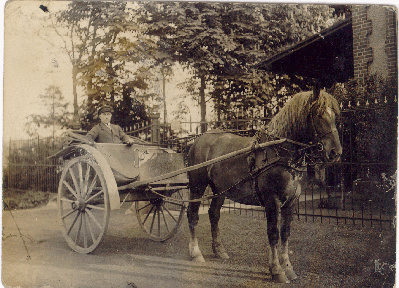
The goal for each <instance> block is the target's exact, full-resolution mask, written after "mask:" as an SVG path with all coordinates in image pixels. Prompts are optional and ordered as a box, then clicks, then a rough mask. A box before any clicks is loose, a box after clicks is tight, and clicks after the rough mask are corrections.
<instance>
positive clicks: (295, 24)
mask: <svg viewBox="0 0 399 288" xmlns="http://www.w3.org/2000/svg"><path fill="white" fill-rule="evenodd" d="M143 7H144V10H143V12H142V14H143V15H144V17H143V18H141V21H143V22H145V23H146V24H147V31H146V33H148V34H149V35H155V36H158V37H159V38H160V41H161V43H162V45H163V50H164V52H165V53H168V54H169V57H170V59H171V60H173V61H179V62H180V63H182V64H184V65H186V67H190V68H193V69H194V71H195V77H199V78H200V79H201V85H200V89H199V99H200V101H199V102H200V105H201V112H202V113H201V114H202V115H201V116H202V117H201V121H204V120H205V118H204V116H205V113H204V111H203V110H204V109H205V107H206V106H205V95H204V91H205V88H206V86H209V85H210V84H212V85H213V86H214V87H215V91H214V92H212V95H211V96H212V99H213V100H214V103H215V106H216V110H217V111H218V112H219V115H220V113H225V112H226V111H227V110H228V109H230V106H229V105H230V103H231V102H233V101H243V102H244V103H243V108H246V107H249V106H251V107H255V106H259V105H264V104H265V103H266V102H267V101H269V100H270V99H271V98H272V95H276V93H274V92H277V91H279V90H277V91H276V90H274V88H273V85H272V83H271V79H273V77H274V76H273V75H269V74H267V73H266V72H262V71H256V70H255V69H254V67H255V66H256V64H258V63H259V62H260V61H263V60H264V59H266V58H267V57H270V56H272V55H273V54H275V53H276V52H278V51H279V49H283V48H284V47H287V46H288V45H291V44H293V43H294V42H296V41H298V40H302V39H304V38H305V37H307V36H310V35H313V34H315V33H317V32H319V31H321V30H322V29H324V28H327V27H329V26H331V25H332V24H333V23H334V19H335V18H334V17H333V16H332V12H333V9H331V8H330V7H329V6H327V5H303V4H301V5H293V4H259V3H256V4H252V3H206V2H162V3H157V2H148V3H145V4H144V6H143ZM293 88H294V89H296V88H297V87H293Z"/></svg>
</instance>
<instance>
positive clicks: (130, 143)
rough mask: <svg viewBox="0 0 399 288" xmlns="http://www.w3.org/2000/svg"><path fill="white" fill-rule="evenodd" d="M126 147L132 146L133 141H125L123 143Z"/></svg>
mask: <svg viewBox="0 0 399 288" xmlns="http://www.w3.org/2000/svg"><path fill="white" fill-rule="evenodd" d="M124 143H125V144H126V145H127V146H129V147H130V146H132V145H133V144H134V141H133V140H127V141H125V142H124Z"/></svg>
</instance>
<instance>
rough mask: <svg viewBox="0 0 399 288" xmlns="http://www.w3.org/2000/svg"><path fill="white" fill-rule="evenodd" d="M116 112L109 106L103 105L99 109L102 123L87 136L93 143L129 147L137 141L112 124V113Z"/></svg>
mask: <svg viewBox="0 0 399 288" xmlns="http://www.w3.org/2000/svg"><path fill="white" fill-rule="evenodd" d="M113 112H114V110H113V109H112V107H111V106H109V105H103V106H101V107H100V108H99V109H98V117H99V118H100V120H101V122H100V123H99V124H97V125H96V126H94V127H93V128H92V129H91V130H90V131H89V132H88V133H87V134H86V137H88V138H89V139H90V140H91V141H95V142H98V143H124V144H127V145H129V146H131V145H133V144H135V143H136V141H135V140H134V139H133V138H132V137H130V136H128V135H126V134H125V132H124V131H123V130H122V128H121V127H120V126H119V125H115V124H111V118H112V113H113Z"/></svg>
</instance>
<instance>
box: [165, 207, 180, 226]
mask: <svg viewBox="0 0 399 288" xmlns="http://www.w3.org/2000/svg"><path fill="white" fill-rule="evenodd" d="M163 208H164V209H165V211H166V212H168V214H169V215H170V217H172V219H173V220H175V222H176V223H177V220H176V218H175V217H174V216H173V215H172V213H170V212H169V210H168V208H166V207H165V206H164V207H163Z"/></svg>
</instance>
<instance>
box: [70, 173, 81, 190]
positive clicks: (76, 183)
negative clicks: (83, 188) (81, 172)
mask: <svg viewBox="0 0 399 288" xmlns="http://www.w3.org/2000/svg"><path fill="white" fill-rule="evenodd" d="M69 174H71V177H72V181H73V184H74V185H75V189H76V194H80V191H79V190H80V189H79V185H78V182H77V181H76V177H75V173H73V170H72V168H69Z"/></svg>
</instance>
